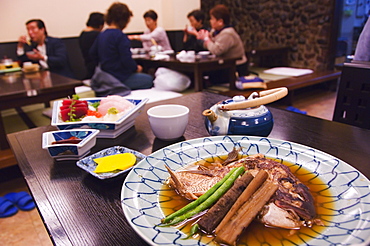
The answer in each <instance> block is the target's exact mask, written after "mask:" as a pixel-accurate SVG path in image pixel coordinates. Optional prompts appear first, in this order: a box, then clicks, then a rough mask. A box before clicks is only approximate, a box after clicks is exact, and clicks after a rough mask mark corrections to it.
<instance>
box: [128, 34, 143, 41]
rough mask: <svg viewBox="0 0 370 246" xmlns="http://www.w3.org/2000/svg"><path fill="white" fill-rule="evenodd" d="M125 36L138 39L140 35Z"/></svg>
mask: <svg viewBox="0 0 370 246" xmlns="http://www.w3.org/2000/svg"><path fill="white" fill-rule="evenodd" d="M127 37H128V39H130V40H140V35H128V36H127Z"/></svg>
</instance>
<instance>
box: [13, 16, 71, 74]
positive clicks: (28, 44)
mask: <svg viewBox="0 0 370 246" xmlns="http://www.w3.org/2000/svg"><path fill="white" fill-rule="evenodd" d="M26 28H27V33H28V36H29V37H30V40H27V37H26V36H21V37H20V38H19V40H18V46H17V55H18V59H19V60H20V61H21V62H28V61H31V62H33V63H38V64H39V65H40V66H41V68H42V69H49V70H50V71H51V72H53V73H57V74H60V75H63V76H66V77H70V78H73V73H72V71H71V70H70V67H69V63H68V55H67V49H66V46H65V44H64V43H63V41H62V40H61V39H59V38H53V37H50V36H48V35H47V31H46V27H45V24H44V22H43V21H42V20H40V19H32V20H29V21H27V22H26Z"/></svg>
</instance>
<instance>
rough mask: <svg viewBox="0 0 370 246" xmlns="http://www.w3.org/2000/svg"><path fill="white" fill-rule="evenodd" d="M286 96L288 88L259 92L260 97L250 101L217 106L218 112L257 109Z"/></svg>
mask: <svg viewBox="0 0 370 246" xmlns="http://www.w3.org/2000/svg"><path fill="white" fill-rule="evenodd" d="M287 94H288V88H286V87H280V88H275V89H271V90H266V91H261V92H260V93H259V95H260V97H259V98H256V99H252V100H246V101H242V102H236V103H229V104H222V105H219V109H220V110H237V109H245V108H252V107H257V106H260V105H263V104H268V103H271V102H274V101H276V100H279V99H281V98H283V97H285V96H286V95H287Z"/></svg>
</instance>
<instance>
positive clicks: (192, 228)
mask: <svg viewBox="0 0 370 246" xmlns="http://www.w3.org/2000/svg"><path fill="white" fill-rule="evenodd" d="M198 230H199V225H198V223H196V224H194V225H193V226H192V227H191V228H190V231H189V235H188V236H187V237H186V238H184V239H189V238H191V237H192V236H194V234H195V233H197V231H198Z"/></svg>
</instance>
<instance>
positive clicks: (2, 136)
mask: <svg viewBox="0 0 370 246" xmlns="http://www.w3.org/2000/svg"><path fill="white" fill-rule="evenodd" d="M9 148H10V146H9V143H8V140H7V139H6V132H5V127H4V122H3V117H2V115H1V111H0V149H3V150H4V149H9Z"/></svg>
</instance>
